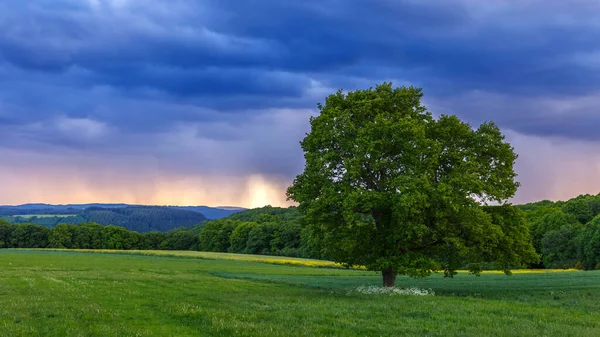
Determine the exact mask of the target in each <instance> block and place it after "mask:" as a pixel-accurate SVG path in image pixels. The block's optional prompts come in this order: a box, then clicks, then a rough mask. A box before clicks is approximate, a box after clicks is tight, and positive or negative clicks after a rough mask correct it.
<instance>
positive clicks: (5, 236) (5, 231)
mask: <svg viewBox="0 0 600 337" xmlns="http://www.w3.org/2000/svg"><path fill="white" fill-rule="evenodd" d="M14 230H15V225H12V224H10V222H8V221H6V220H3V219H0V248H10V247H11V246H12V243H11V237H12V232H13V231H14Z"/></svg>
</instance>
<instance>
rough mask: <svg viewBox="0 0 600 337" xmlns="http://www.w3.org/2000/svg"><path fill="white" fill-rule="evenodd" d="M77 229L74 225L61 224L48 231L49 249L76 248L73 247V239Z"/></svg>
mask: <svg viewBox="0 0 600 337" xmlns="http://www.w3.org/2000/svg"><path fill="white" fill-rule="evenodd" d="M76 230H77V227H76V226H75V225H67V224H61V225H58V226H56V227H54V228H52V230H51V231H50V236H49V237H48V243H49V247H52V248H76V247H73V241H74V240H73V238H74V236H75V231H76Z"/></svg>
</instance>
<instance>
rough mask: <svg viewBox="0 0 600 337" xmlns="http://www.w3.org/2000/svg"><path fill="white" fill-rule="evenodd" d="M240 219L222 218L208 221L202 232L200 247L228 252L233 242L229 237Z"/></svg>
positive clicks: (212, 250) (205, 249)
mask: <svg viewBox="0 0 600 337" xmlns="http://www.w3.org/2000/svg"><path fill="white" fill-rule="evenodd" d="M239 223H240V222H239V221H234V220H228V219H221V220H213V221H209V222H207V223H206V225H205V226H204V229H203V230H202V232H200V247H201V248H202V250H204V251H207V252H227V251H228V250H229V247H230V246H231V243H230V242H229V237H230V236H231V233H232V232H233V231H234V230H235V228H236V227H237V226H238V225H239Z"/></svg>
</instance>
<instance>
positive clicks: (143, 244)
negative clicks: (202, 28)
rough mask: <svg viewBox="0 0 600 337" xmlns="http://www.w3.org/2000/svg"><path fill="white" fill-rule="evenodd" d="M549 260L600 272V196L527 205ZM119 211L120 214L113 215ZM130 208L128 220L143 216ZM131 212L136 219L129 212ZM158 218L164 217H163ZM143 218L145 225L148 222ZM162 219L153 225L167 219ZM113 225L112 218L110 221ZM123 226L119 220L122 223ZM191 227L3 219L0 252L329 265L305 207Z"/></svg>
mask: <svg viewBox="0 0 600 337" xmlns="http://www.w3.org/2000/svg"><path fill="white" fill-rule="evenodd" d="M518 208H519V209H520V210H521V211H522V212H521V213H522V215H523V217H524V218H525V220H526V221H527V224H528V227H529V230H530V234H531V238H532V240H533V244H534V246H535V248H536V250H537V252H538V253H539V254H540V255H541V256H542V259H541V262H540V263H539V264H537V265H531V266H530V267H533V268H580V269H600V194H598V195H596V196H592V195H582V196H579V197H577V198H574V199H571V200H568V201H558V202H551V201H547V200H544V201H540V202H537V203H530V204H525V205H519V206H518ZM113 211H114V210H113ZM134 211H135V210H127V209H126V208H122V209H121V210H120V212H122V214H135V212H134ZM90 212H92V213H93V214H95V216H96V217H97V218H96V219H98V220H102V216H106V217H107V218H111V217H112V218H111V219H112V220H111V221H114V219H118V216H115V215H114V214H121V213H118V212H111V213H108V214H110V215H107V213H106V210H104V209H102V208H98V209H94V208H92V209H91V210H90ZM128 212H129V213H128ZM155 214H157V215H158V214H159V212H156V213H155ZM140 219H142V218H141V217H140ZM159 219H161V218H160V216H159V217H158V218H157V219H154V220H153V221H152V222H150V224H151V225H150V226H146V227H142V228H141V229H142V230H147V229H148V228H152V227H151V226H152V224H154V223H156V222H158V221H160V220H159ZM105 221H107V220H105ZM114 223H115V224H119V222H118V221H116V222H114ZM196 223H197V225H195V226H193V227H189V228H178V229H173V230H170V231H167V232H161V231H149V232H148V231H145V232H143V231H142V232H141V233H140V232H137V231H129V230H127V229H125V228H123V227H120V226H114V225H113V226H104V225H101V224H98V223H94V222H86V223H83V224H78V225H76V224H60V225H57V226H54V227H53V228H51V229H50V228H48V227H45V226H40V225H37V224H31V223H26V224H10V223H8V222H6V221H2V220H0V248H46V247H48V248H81V249H85V248H88V249H161V250H202V251H214V252H231V253H246V254H265V255H282V256H291V257H306V258H316V259H326V258H328V256H327V255H326V249H324V247H323V245H322V244H321V243H320V242H319V239H318V236H316V235H312V232H311V231H312V228H314V227H313V226H307V224H305V223H304V220H303V217H302V216H301V214H300V213H299V212H298V210H297V208H295V207H290V208H279V207H270V206H267V207H263V208H257V209H251V210H246V211H243V212H239V213H236V214H233V215H230V216H229V217H227V218H223V219H220V220H213V221H204V222H202V221H198V222H196Z"/></svg>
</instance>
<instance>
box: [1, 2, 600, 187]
mask: <svg viewBox="0 0 600 337" xmlns="http://www.w3.org/2000/svg"><path fill="white" fill-rule="evenodd" d="M598 15H600V8H599V5H598V4H596V3H595V2H590V1H572V2H568V3H567V2H563V1H558V0H556V1H527V2H521V1H516V0H515V1H505V2H495V1H471V0H470V1H466V0H465V1H442V0H439V1H431V2H423V1H416V0H402V1H391V0H373V1H364V0H344V1H341V0H318V1H317V0H309V1H267V0H254V1H235V0H220V1H217V0H210V1H193V0H175V1H158V0H138V1H127V0H112V1H110V0H88V1H75V0H56V1H48V0H44V1H33V0H32V1H23V0H5V1H2V3H0V123H1V124H0V129H2V132H3V136H1V137H2V138H0V139H5V140H6V141H3V144H4V145H3V146H5V147H6V146H10V147H15V146H18V145H20V146H24V144H27V146H33V147H35V146H39V145H35V144H42V143H43V144H46V145H48V144H56V145H57V146H62V147H65V146H66V147H69V146H70V147H74V148H81V147H83V148H94V149H96V150H98V151H100V150H101V149H114V148H115V147H117V146H118V147H122V148H127V149H131V151H136V149H137V150H138V151H141V149H144V151H152V150H151V149H152V148H154V147H156V146H155V145H156V144H160V143H161V141H162V140H163V138H162V137H167V136H168V137H174V135H173V134H174V133H177V132H183V131H181V130H183V129H182V128H185V127H189V128H188V129H185V130H187V131H186V132H188V133H186V138H181V137H180V138H177V139H179V140H178V141H181V142H184V141H185V142H187V143H190V144H195V142H196V141H202V142H201V146H203V147H210V146H215V147H214V149H212V150H210V151H208V150H207V151H208V152H206V155H211V156H239V157H243V158H246V157H247V158H246V160H247V162H246V164H245V165H243V166H244V167H247V168H248V169H249V170H250V169H252V170H258V171H262V172H268V173H274V174H277V173H280V174H285V175H288V176H292V175H293V173H295V172H296V171H297V170H298V167H297V166H298V164H297V162H298V160H296V158H297V157H296V156H297V155H298V153H297V152H298V151H297V150H298V149H297V139H292V140H290V141H283V140H282V138H285V137H286V135H287V136H289V135H293V136H294V137H297V138H298V137H301V136H302V134H303V132H304V131H305V129H306V126H307V123H306V122H307V121H306V122H302V121H304V118H305V117H306V110H303V109H314V107H315V105H316V103H317V102H319V101H322V100H323V98H324V96H325V95H326V94H328V93H331V92H332V91H334V90H336V89H338V88H344V89H347V90H351V89H356V88H363V87H366V86H372V85H374V84H377V83H380V82H381V81H383V80H393V81H394V82H395V83H396V84H405V83H412V84H415V85H417V86H422V87H423V88H424V89H425V94H426V99H427V101H428V102H432V104H431V105H430V107H431V108H432V110H433V109H434V108H436V107H439V108H440V109H439V110H438V111H436V110H433V112H434V113H436V112H449V113H456V114H459V115H460V116H461V117H463V118H465V119H468V120H471V121H474V122H480V121H483V120H489V119H492V120H496V121H497V122H498V123H499V124H501V126H502V127H506V128H509V129H513V130H516V131H518V132H522V133H525V134H531V135H539V136H561V137H568V138H574V139H588V140H599V139H600V133H595V132H593V130H592V127H591V125H597V124H594V123H596V122H598V117H597V116H599V115H600V111H598V110H597V109H598V108H597V107H598V102H597V101H596V100H594V99H587V98H586V97H593V96H594V95H595V94H597V93H598V92H600V61H599V60H600V46H599V44H598V42H597V41H600V24H598V23H597V22H598V20H597V17H598ZM574 102H575V103H574ZM428 105H429V103H428ZM563 106H564V107H565V108H563ZM281 109H288V110H286V111H288V112H286V113H283V114H278V113H279V112H278V111H280V110H281ZM294 109H299V110H298V111H301V112H297V113H294V111H295V110H294ZM269 115H272V116H271V119H270V120H269V122H268V123H267V124H268V125H269V126H270V127H272V129H271V130H267V129H265V128H264V127H258V126H257V125H256V124H254V123H265V119H264V118H267V119H268V118H269V117H268V116H269ZM257 116H258V117H260V118H258V117H257ZM261 116H262V117H261ZM273 116H276V117H273ZM299 116H300V117H299ZM300 118H302V120H301V119H300ZM565 118H567V119H568V120H567V122H565V121H564V119H565ZM207 125H209V126H210V127H206V126H207ZM194 128H197V129H199V130H201V131H193V132H192V131H190V130H192V129H194ZM282 129H285V130H287V131H286V132H280V130H282ZM78 132H79V133H78ZM182 139H183V140H182ZM206 140H210V141H211V142H221V143H223V142H229V141H231V142H242V143H243V142H245V143H247V145H244V146H237V145H236V146H233V147H231V149H232V150H231V151H239V153H230V152H229V151H227V150H226V148H225V147H222V146H221V145H219V146H216V145H214V143H211V142H209V143H206V142H204V141H206ZM211 144H213V145H211ZM236 144H237V143H236ZM180 145H181V144H179V145H178V143H176V142H175V143H174V144H173V149H174V148H176V147H177V146H180ZM180 147H181V146H180ZM183 147H185V146H183ZM173 149H171V150H169V149H166V150H164V151H163V152H160V153H158V154H156V153H155V155H157V156H164V157H169V158H171V156H172V155H171V154H170V153H179V154H180V152H178V151H175V150H173ZM215 149H219V151H217V150H215ZM169 151H172V152H169ZM249 151H250V152H251V153H252V155H246V154H247V153H248V152H249ZM199 158H200V157H199ZM276 158H283V159H282V160H281V162H280V163H278V164H277V165H275V164H269V162H277V160H275V159H276ZM197 161H198V162H202V160H201V159H198V160H197ZM217 162H218V161H216V164H215V165H218V163H217ZM224 162H227V161H224ZM289 163H293V164H289Z"/></svg>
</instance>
